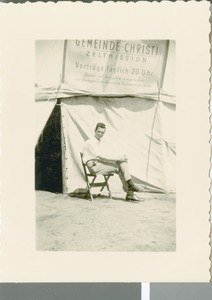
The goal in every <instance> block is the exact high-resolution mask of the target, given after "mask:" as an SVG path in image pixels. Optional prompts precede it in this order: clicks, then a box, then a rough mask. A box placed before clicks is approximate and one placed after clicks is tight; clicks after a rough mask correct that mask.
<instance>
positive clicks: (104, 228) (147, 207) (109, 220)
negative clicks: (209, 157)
mask: <svg viewBox="0 0 212 300" xmlns="http://www.w3.org/2000/svg"><path fill="white" fill-rule="evenodd" d="M140 197H141V199H142V200H145V201H139V202H137V201H136V202H129V201H126V200H125V199H124V195H115V196H113V199H112V200H111V199H109V198H107V197H104V196H102V197H97V198H95V199H94V201H93V202H91V201H90V200H88V199H80V198H73V197H70V196H68V195H63V194H54V193H50V192H44V191H36V201H37V203H36V223H37V225H36V236H37V250H48V251H175V246H176V244H175V223H176V222H175V194H168V195H167V194H153V193H142V194H140Z"/></svg>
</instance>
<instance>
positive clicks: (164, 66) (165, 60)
mask: <svg viewBox="0 0 212 300" xmlns="http://www.w3.org/2000/svg"><path fill="white" fill-rule="evenodd" d="M168 52H169V40H167V41H166V47H165V53H164V59H163V64H162V68H161V79H160V89H162V87H163V81H164V77H165V71H166V64H167V58H168Z"/></svg>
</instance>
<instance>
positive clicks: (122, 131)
mask: <svg viewBox="0 0 212 300" xmlns="http://www.w3.org/2000/svg"><path fill="white" fill-rule="evenodd" d="M174 65H175V43H174V41H166V40H136V41H131V40H130V41H129V40H128V41H122V40H70V41H37V43H36V101H35V106H36V112H37V120H36V121H37V127H36V141H35V143H37V141H38V137H39V136H40V133H41V132H42V130H43V128H44V126H45V124H46V122H47V120H48V118H49V116H50V115H51V114H52V111H53V109H54V110H55V109H57V112H59V115H60V116H59V123H60V126H61V145H60V147H61V148H60V149H61V174H60V176H61V185H62V191H63V193H70V192H74V191H77V190H78V189H79V188H83V187H85V186H86V184H85V180H84V176H83V170H82V166H81V161H80V151H81V150H82V147H83V144H84V142H85V141H86V140H87V139H88V138H89V137H90V136H92V135H93V134H94V128H95V125H96V123H97V122H99V121H100V122H104V123H106V124H107V131H106V134H105V137H104V141H103V142H104V144H105V149H106V151H107V152H108V153H110V152H113V153H117V154H118V153H119V154H120V153H125V154H126V155H127V156H128V162H129V168H130V172H131V174H132V177H133V179H134V180H135V181H136V182H137V183H140V184H142V185H143V186H144V187H145V188H146V190H148V191H159V192H175V156H176V150H175V110H176V103H175V91H174V84H175V78H174V76H175V69H174ZM58 99H59V101H58ZM40 172H41V170H40ZM37 176H38V174H37ZM111 184H112V188H113V190H117V191H118V190H120V189H121V183H120V182H119V180H118V178H114V179H113V182H112V183H111Z"/></svg>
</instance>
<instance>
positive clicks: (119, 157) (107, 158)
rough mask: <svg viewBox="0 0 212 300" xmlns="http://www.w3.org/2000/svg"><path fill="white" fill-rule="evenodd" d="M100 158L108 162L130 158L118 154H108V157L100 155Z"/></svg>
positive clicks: (125, 160)
mask: <svg viewBox="0 0 212 300" xmlns="http://www.w3.org/2000/svg"><path fill="white" fill-rule="evenodd" d="M98 159H99V160H102V161H106V162H127V160H128V159H127V157H126V155H118V156H116V155H115V156H107V157H106V156H102V155H99V156H98Z"/></svg>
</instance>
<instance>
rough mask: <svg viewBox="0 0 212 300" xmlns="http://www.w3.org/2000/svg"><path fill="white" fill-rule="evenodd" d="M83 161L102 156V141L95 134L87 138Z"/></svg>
mask: <svg viewBox="0 0 212 300" xmlns="http://www.w3.org/2000/svg"><path fill="white" fill-rule="evenodd" d="M82 152H83V162H84V163H86V162H87V161H88V160H90V159H97V156H101V153H102V147H101V142H100V140H98V139H97V138H96V137H95V136H94V137H92V138H90V139H89V140H87V141H86V142H85V144H84V147H83V151H82Z"/></svg>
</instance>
